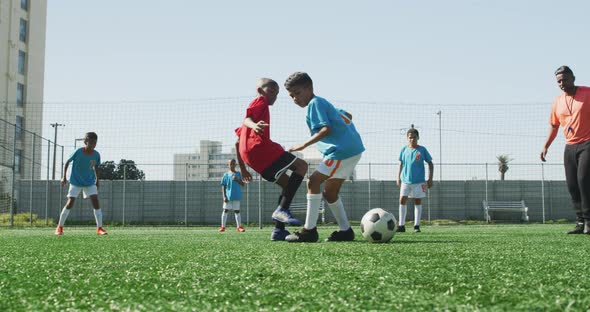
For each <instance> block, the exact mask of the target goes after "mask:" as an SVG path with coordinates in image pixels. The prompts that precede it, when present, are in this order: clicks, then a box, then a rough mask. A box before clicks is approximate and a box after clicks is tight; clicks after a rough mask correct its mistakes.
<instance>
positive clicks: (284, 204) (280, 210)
mask: <svg viewBox="0 0 590 312" xmlns="http://www.w3.org/2000/svg"><path fill="white" fill-rule="evenodd" d="M288 169H291V170H293V173H292V177H289V176H288V175H286V174H285V171H286V170H288ZM305 171H307V163H306V162H305V161H303V160H301V159H298V158H297V157H296V156H295V155H293V154H291V153H288V152H285V153H283V155H281V157H279V158H278V159H277V160H275V161H274V162H273V163H272V164H271V165H270V166H269V167H268V168H266V169H264V171H263V172H262V173H260V174H261V175H262V177H263V178H264V179H265V180H267V181H271V182H276V183H277V184H278V185H280V186H281V188H282V189H283V190H282V192H281V195H280V197H279V206H278V207H277V209H276V210H275V211H274V212H273V214H272V219H273V220H274V221H278V222H283V223H287V224H290V225H301V222H300V221H299V220H297V219H295V218H294V217H293V215H292V214H291V212H290V211H289V207H290V205H291V201H292V200H293V197H294V196H295V193H296V192H297V188H299V185H301V181H302V180H303V175H301V174H300V173H301V172H305ZM279 226H280V225H279Z"/></svg>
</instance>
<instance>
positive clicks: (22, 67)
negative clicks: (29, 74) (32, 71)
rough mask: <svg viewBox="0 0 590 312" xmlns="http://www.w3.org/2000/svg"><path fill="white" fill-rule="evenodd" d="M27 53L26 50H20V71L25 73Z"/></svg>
mask: <svg viewBox="0 0 590 312" xmlns="http://www.w3.org/2000/svg"><path fill="white" fill-rule="evenodd" d="M26 57H27V55H26V53H25V52H24V51H21V50H19V51H18V73H19V74H22V75H24V74H25V59H26Z"/></svg>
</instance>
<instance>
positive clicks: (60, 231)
mask: <svg viewBox="0 0 590 312" xmlns="http://www.w3.org/2000/svg"><path fill="white" fill-rule="evenodd" d="M53 234H55V235H64V227H63V226H61V225H58V226H57V228H56V229H55V233H53Z"/></svg>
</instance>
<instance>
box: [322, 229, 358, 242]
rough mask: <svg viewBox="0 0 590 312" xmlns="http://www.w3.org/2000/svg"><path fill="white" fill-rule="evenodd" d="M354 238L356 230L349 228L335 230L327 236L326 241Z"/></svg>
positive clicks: (344, 240)
mask: <svg viewBox="0 0 590 312" xmlns="http://www.w3.org/2000/svg"><path fill="white" fill-rule="evenodd" d="M353 240H354V231H353V230H352V228H349V229H348V230H346V231H334V232H332V234H331V235H330V237H328V238H326V242H350V241H353Z"/></svg>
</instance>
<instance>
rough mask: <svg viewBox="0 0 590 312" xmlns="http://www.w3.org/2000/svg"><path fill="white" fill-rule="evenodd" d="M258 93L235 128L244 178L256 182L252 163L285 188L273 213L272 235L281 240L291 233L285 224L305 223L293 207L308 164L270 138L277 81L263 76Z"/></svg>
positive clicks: (255, 168)
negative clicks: (239, 124)
mask: <svg viewBox="0 0 590 312" xmlns="http://www.w3.org/2000/svg"><path fill="white" fill-rule="evenodd" d="M256 92H257V93H258V97H256V98H255V99H254V100H253V101H252V102H250V105H249V106H248V109H247V110H246V117H245V118H244V122H243V124H242V126H241V127H240V128H237V129H236V130H235V132H236V135H237V136H238V141H237V142H236V154H237V158H238V164H239V166H240V171H241V173H242V179H243V180H244V181H246V182H249V181H252V175H251V174H250V173H249V172H248V170H247V169H246V165H245V164H248V166H250V167H251V168H252V169H254V170H255V171H256V172H258V173H259V174H260V175H261V176H262V177H263V178H264V179H265V180H267V181H269V182H276V183H277V184H278V185H279V186H281V188H282V189H283V191H282V192H281V195H280V196H279V206H278V207H277V208H276V210H275V211H274V212H273V214H272V219H273V220H274V221H275V229H274V230H273V232H272V234H271V237H270V239H271V240H273V241H281V240H285V237H286V236H287V235H289V234H290V233H289V231H287V230H286V229H285V224H289V225H295V226H298V225H301V222H300V221H299V220H297V219H295V218H294V217H293V215H292V214H291V212H290V211H289V207H290V205H291V201H292V200H293V197H294V196H295V193H297V189H298V188H299V186H300V185H301V182H302V181H303V176H304V175H305V173H306V172H307V163H306V162H305V161H303V160H302V159H299V158H297V156H295V155H293V154H291V153H289V152H286V151H285V149H284V148H283V147H282V146H281V145H280V144H278V143H275V142H273V141H272V140H271V139H270V110H269V106H271V105H273V104H274V102H275V101H276V100H277V95H278V94H279V85H278V84H277V82H276V81H274V80H272V79H269V78H260V79H258V81H257V83H256ZM287 170H291V171H292V173H291V175H290V176H289V175H287V174H286V171H287Z"/></svg>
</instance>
